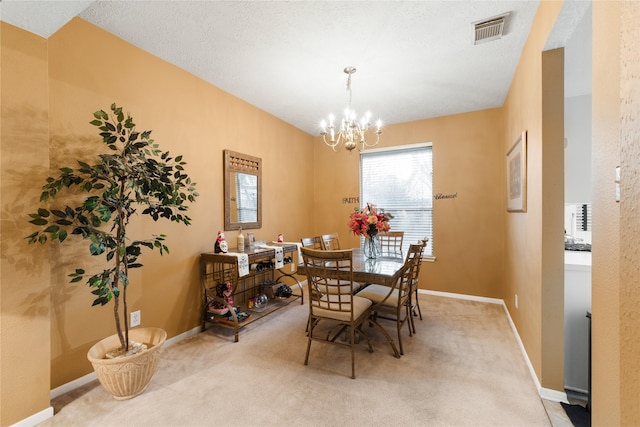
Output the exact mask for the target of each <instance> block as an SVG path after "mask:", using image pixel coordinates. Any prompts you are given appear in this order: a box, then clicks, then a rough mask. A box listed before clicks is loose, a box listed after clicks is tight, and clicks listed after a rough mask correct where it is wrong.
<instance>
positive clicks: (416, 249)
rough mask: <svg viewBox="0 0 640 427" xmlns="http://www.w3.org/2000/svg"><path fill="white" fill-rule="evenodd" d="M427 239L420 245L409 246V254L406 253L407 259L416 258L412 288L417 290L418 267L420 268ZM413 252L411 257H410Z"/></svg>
mask: <svg viewBox="0 0 640 427" xmlns="http://www.w3.org/2000/svg"><path fill="white" fill-rule="evenodd" d="M428 241H429V239H425V240H423V241H422V243H417V244H412V245H409V253H407V258H409V256H412V257H415V258H416V268H415V270H414V272H413V283H412V286H413V287H414V288H416V289H417V287H418V279H419V277H420V266H422V256H423V255H424V248H425V247H426V246H427V242H428ZM412 252H413V255H411V254H412Z"/></svg>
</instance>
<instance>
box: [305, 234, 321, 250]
mask: <svg viewBox="0 0 640 427" xmlns="http://www.w3.org/2000/svg"><path fill="white" fill-rule="evenodd" d="M300 242H301V243H302V247H306V248H311V249H320V250H322V249H324V245H323V244H322V238H321V237H320V236H313V237H303V238H301V239H300Z"/></svg>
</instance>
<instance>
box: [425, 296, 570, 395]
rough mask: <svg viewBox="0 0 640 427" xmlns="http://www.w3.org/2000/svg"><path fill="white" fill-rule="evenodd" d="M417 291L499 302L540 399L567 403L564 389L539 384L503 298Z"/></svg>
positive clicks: (492, 302)
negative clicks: (554, 388)
mask: <svg viewBox="0 0 640 427" xmlns="http://www.w3.org/2000/svg"><path fill="white" fill-rule="evenodd" d="M418 292H419V293H421V294H427V295H435V296H440V297H445V298H458V299H464V300H469V301H479V302H486V303H489V304H500V305H501V306H502V308H504V312H505V314H506V315H507V320H508V321H509V325H510V326H511V331H512V332H513V335H514V336H515V338H516V341H517V342H518V347H520V352H521V353H522V358H523V359H524V361H525V363H526V364H527V368H529V375H531V379H533V383H534V384H535V386H536V389H537V390H538V394H539V395H540V397H541V398H542V399H546V400H551V401H554V402H564V403H569V400H568V398H567V393H565V392H564V391H557V390H552V389H549V388H544V387H542V385H541V384H540V381H539V380H538V376H537V375H536V371H535V370H534V369H533V365H532V364H531V360H530V359H529V355H528V354H527V350H526V349H525V348H524V344H522V340H521V339H520V334H518V330H517V329H516V325H515V324H514V323H513V319H511V314H510V313H509V309H508V308H507V305H506V304H505V303H504V300H502V299H499V298H486V297H478V296H475V295H465V294H455V293H450V292H439V291H430V290H426V289H419V290H418Z"/></svg>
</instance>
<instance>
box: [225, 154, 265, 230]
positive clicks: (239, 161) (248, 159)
mask: <svg viewBox="0 0 640 427" xmlns="http://www.w3.org/2000/svg"><path fill="white" fill-rule="evenodd" d="M223 152H224V229H225V231H226V230H238V229H239V228H241V227H242V228H243V229H253V228H260V227H262V159H261V158H259V157H254V156H249V155H247V154H242V153H237V152H235V151H231V150H224V151H223ZM234 173H244V174H248V175H255V176H256V177H257V187H258V188H257V189H256V190H257V197H258V200H257V208H258V211H257V220H256V221H255V222H237V221H236V222H234V221H232V213H231V209H232V208H233V206H234V203H233V200H232V194H231V188H232V186H233V178H232V176H233V174H234Z"/></svg>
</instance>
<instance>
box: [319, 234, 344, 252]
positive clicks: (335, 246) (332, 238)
mask: <svg viewBox="0 0 640 427" xmlns="http://www.w3.org/2000/svg"><path fill="white" fill-rule="evenodd" d="M322 244H323V245H324V250H325V251H337V250H340V249H342V248H341V247H340V239H339V238H338V233H333V234H323V235H322Z"/></svg>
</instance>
